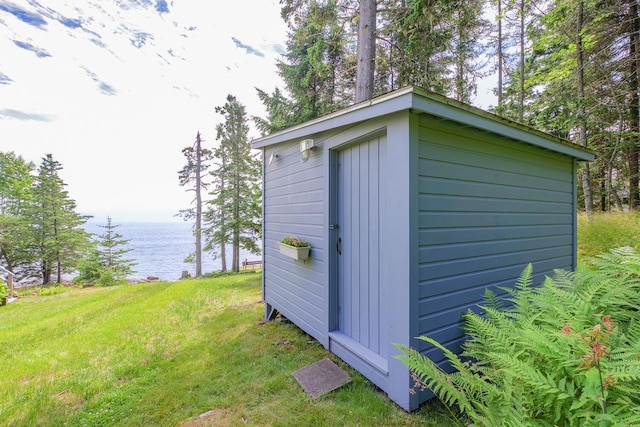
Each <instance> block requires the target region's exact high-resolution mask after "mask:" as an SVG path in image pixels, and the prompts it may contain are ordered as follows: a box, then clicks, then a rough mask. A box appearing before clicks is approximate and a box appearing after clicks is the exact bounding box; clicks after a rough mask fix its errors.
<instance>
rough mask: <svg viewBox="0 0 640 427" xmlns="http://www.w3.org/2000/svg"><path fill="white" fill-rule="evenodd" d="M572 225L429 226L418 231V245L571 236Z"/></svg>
mask: <svg viewBox="0 0 640 427" xmlns="http://www.w3.org/2000/svg"><path fill="white" fill-rule="evenodd" d="M571 235H572V227H571V226H570V225H522V226H519V227H491V226H488V227H462V228H434V229H431V228H427V229H420V230H419V231H418V245H420V246H424V245H442V244H455V243H472V242H484V241H491V240H503V239H526V238H532V237H538V236H571Z"/></svg>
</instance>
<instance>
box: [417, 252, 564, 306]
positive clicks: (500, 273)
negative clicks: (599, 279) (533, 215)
mask: <svg viewBox="0 0 640 427" xmlns="http://www.w3.org/2000/svg"><path fill="white" fill-rule="evenodd" d="M562 261H564V262H565V264H562ZM527 264H528V263H522V264H516V265H510V266H505V267H500V268H494V269H487V270H484V271H478V272H476V271H474V272H471V273H467V274H457V275H453V276H446V277H441V278H438V279H433V280H425V281H422V282H420V284H419V286H418V297H419V298H420V299H424V298H428V297H434V296H438V295H443V294H446V293H457V292H460V291H461V290H463V289H464V288H467V287H469V286H470V283H471V284H473V285H472V286H475V287H482V288H486V287H490V286H493V285H496V284H498V285H500V286H506V287H509V288H511V287H513V285H515V283H516V280H517V278H518V277H519V276H520V273H522V271H523V270H524V268H525V267H526V266H527ZM557 268H560V269H570V268H571V260H570V259H569V258H563V259H555V258H554V259H549V260H543V261H538V262H535V263H533V270H534V273H535V274H534V276H540V277H544V276H545V275H551V274H552V273H553V270H554V269H557ZM481 298H482V296H481V295H480V296H478V301H480V299H481Z"/></svg>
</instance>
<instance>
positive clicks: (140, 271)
mask: <svg viewBox="0 0 640 427" xmlns="http://www.w3.org/2000/svg"><path fill="white" fill-rule="evenodd" d="M100 225H106V221H105V222H104V223H100V222H96V221H95V220H92V221H90V222H88V223H87V224H85V227H84V228H85V230H87V231H88V232H89V233H93V234H96V235H98V234H105V232H106V230H105V229H104V228H102V227H100ZM113 225H116V226H117V227H116V228H115V230H114V231H115V232H116V233H119V234H121V235H122V237H123V238H124V239H126V240H128V241H129V242H128V244H127V248H128V249H131V252H129V253H127V254H125V256H124V258H126V259H130V260H132V261H134V262H135V263H137V265H135V266H133V270H135V273H134V274H132V275H130V276H129V278H130V279H146V278H147V277H149V276H153V277H158V278H160V280H178V279H180V276H181V275H182V272H183V271H188V272H189V274H191V275H192V276H193V275H194V274H195V272H196V268H195V265H194V264H187V263H185V262H184V259H185V258H186V257H187V256H188V255H189V254H191V253H194V252H195V237H194V236H193V232H192V225H191V224H190V223H187V222H162V223H158V222H155V223H143V222H131V223H122V224H118V223H115V222H113ZM203 244H204V242H203ZM119 249H121V248H119ZM231 253H232V252H231V247H228V248H227V268H231ZM244 259H249V260H256V259H260V255H254V254H251V253H249V252H245V251H242V250H241V251H240V262H242V260H244ZM220 267H221V263H220V259H213V256H212V255H211V254H210V253H208V252H203V254H202V272H203V273H209V272H211V271H215V270H220Z"/></svg>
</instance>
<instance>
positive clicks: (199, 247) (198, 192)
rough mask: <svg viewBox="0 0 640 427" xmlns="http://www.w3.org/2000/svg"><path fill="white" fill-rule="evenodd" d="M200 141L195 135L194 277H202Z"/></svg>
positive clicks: (198, 134) (198, 136) (198, 135)
mask: <svg viewBox="0 0 640 427" xmlns="http://www.w3.org/2000/svg"><path fill="white" fill-rule="evenodd" d="M201 174H202V140H201V139H200V132H199V131H198V133H197V135H196V225H195V228H196V229H195V235H196V277H199V276H202V193H201V190H202V176H201Z"/></svg>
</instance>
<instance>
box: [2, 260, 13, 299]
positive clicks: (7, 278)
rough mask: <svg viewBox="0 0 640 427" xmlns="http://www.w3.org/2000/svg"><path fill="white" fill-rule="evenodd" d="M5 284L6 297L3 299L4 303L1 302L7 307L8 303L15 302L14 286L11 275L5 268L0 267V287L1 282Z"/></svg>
mask: <svg viewBox="0 0 640 427" xmlns="http://www.w3.org/2000/svg"><path fill="white" fill-rule="evenodd" d="M2 275H4V277H2ZM3 281H4V282H6V284H7V288H9V289H8V292H7V296H6V297H5V298H4V301H2V303H3V304H2V305H7V304H9V303H10V302H13V301H15V300H16V298H15V296H14V295H15V289H14V285H13V273H12V272H11V271H9V270H7V269H6V268H4V267H2V266H0V286H1V285H3V284H4V283H2V282H3Z"/></svg>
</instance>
